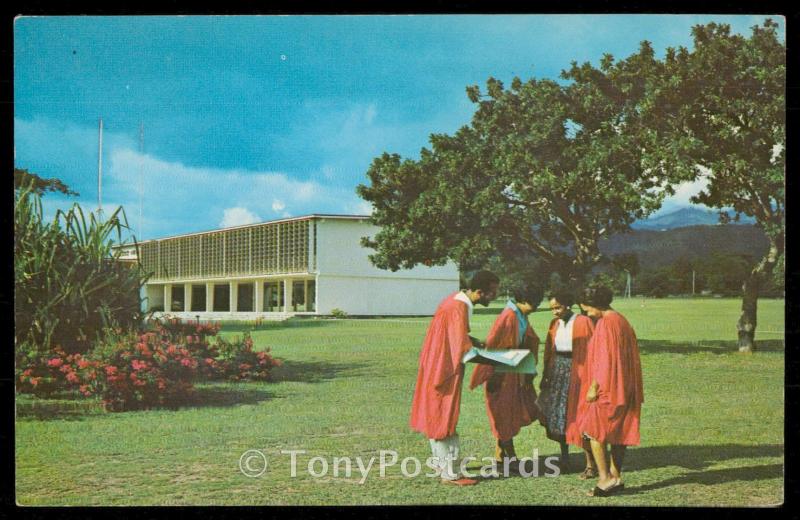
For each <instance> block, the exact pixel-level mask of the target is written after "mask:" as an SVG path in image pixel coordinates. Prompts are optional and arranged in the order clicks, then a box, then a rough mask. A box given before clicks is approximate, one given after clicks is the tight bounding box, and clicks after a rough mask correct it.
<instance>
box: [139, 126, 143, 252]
mask: <svg viewBox="0 0 800 520" xmlns="http://www.w3.org/2000/svg"><path fill="white" fill-rule="evenodd" d="M142 162H144V123H143V122H141V123H139V227H138V231H139V240H141V239H142V199H143V198H144V181H143V180H142Z"/></svg>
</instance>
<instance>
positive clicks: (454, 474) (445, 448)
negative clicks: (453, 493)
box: [428, 434, 460, 480]
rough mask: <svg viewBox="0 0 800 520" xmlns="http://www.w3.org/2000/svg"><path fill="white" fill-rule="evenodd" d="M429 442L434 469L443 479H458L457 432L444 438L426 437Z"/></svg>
mask: <svg viewBox="0 0 800 520" xmlns="http://www.w3.org/2000/svg"><path fill="white" fill-rule="evenodd" d="M428 440H429V441H430V442H431V452H433V459H434V463H435V464H436V468H437V469H436V471H437V472H438V473H439V474H440V475H441V477H442V478H443V479H444V480H458V479H459V478H460V476H459V472H458V468H459V466H458V434H455V435H451V436H450V437H445V438H444V439H438V440H437V439H428Z"/></svg>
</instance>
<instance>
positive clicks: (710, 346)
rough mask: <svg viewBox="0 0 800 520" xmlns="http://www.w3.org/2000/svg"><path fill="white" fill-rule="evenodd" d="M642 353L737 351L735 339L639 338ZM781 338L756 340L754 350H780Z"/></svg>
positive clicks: (721, 352)
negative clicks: (691, 340)
mask: <svg viewBox="0 0 800 520" xmlns="http://www.w3.org/2000/svg"><path fill="white" fill-rule="evenodd" d="M638 343H639V351H640V352H641V353H642V354H690V353H696V352H708V353H711V354H730V353H732V352H738V351H739V347H738V346H737V344H736V341H735V340H734V341H719V340H717V341H703V340H701V341H697V342H694V343H686V342H675V341H663V340H650V339H639V340H638ZM784 345H785V344H784V341H783V340H782V339H766V340H761V341H758V340H756V352H781V353H783V352H784V350H785V346H784Z"/></svg>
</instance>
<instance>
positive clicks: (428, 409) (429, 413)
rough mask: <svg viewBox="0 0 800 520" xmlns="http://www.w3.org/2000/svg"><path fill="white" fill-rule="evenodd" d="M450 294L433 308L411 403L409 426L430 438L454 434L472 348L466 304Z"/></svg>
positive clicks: (440, 437) (442, 437)
mask: <svg viewBox="0 0 800 520" xmlns="http://www.w3.org/2000/svg"><path fill="white" fill-rule="evenodd" d="M456 294H458V293H453V294H451V295H449V296H448V297H447V298H445V299H444V300H443V301H442V302H441V303H440V304H439V307H438V308H437V309H436V313H435V314H434V315H433V320H432V321H431V324H430V325H429V326H428V333H427V335H426V336H425V342H424V343H423V345H422V352H421V353H420V356H419V371H418V373H417V385H416V388H415V389H414V398H413V400H412V402H411V420H410V425H411V428H412V429H413V430H416V431H418V432H421V433H423V434H425V436H426V437H427V438H429V439H444V438H446V437H450V436H451V435H454V434H455V433H456V423H458V414H459V408H460V406H461V385H462V382H463V380H464V364H463V363H462V362H461V358H462V357H464V354H465V353H466V352H467V351H468V350H469V349H470V348H472V342H471V341H470V339H469V315H468V311H467V304H466V303H464V302H462V301H459V300H456V299H455V295H456Z"/></svg>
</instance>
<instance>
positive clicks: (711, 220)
mask: <svg viewBox="0 0 800 520" xmlns="http://www.w3.org/2000/svg"><path fill="white" fill-rule="evenodd" d="M718 224H719V214H718V213H717V212H716V211H712V210H708V209H700V208H695V207H686V208H681V209H679V210H676V211H673V212H671V213H667V214H666V215H661V216H658V217H651V218H648V219H644V220H637V221H636V222H634V223H633V224H632V225H631V227H632V228H633V229H653V230H662V229H674V228H680V227H686V226H702V225H708V226H714V225H718ZM738 224H753V219H751V218H749V217H745V216H742V219H741V221H740V222H739V223H738Z"/></svg>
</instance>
